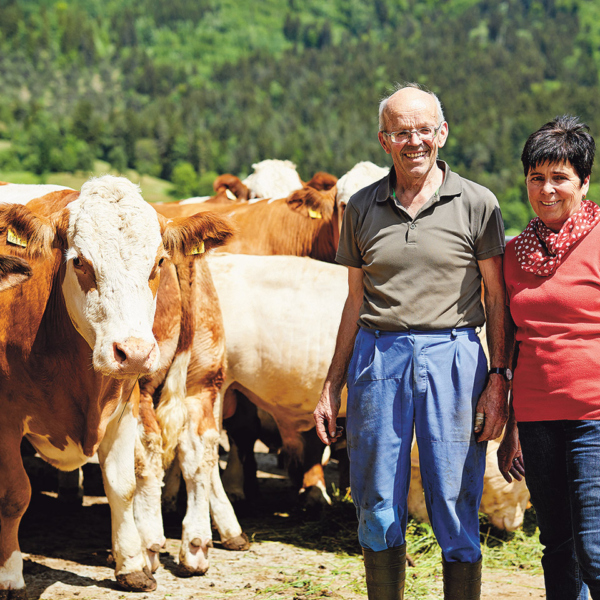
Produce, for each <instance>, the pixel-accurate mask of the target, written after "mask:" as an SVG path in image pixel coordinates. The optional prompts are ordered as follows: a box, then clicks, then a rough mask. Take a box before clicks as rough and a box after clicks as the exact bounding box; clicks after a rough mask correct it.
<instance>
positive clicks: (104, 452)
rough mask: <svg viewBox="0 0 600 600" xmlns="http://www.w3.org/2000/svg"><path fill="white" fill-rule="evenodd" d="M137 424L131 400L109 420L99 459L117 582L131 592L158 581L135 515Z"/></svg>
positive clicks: (146, 587)
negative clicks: (151, 570)
mask: <svg viewBox="0 0 600 600" xmlns="http://www.w3.org/2000/svg"><path fill="white" fill-rule="evenodd" d="M136 427H137V421H136V419H135V417H134V416H133V413H132V401H130V402H128V403H127V405H126V407H125V410H124V411H123V412H122V414H121V415H120V416H116V417H114V418H113V419H112V420H111V422H110V423H109V425H108V427H107V429H106V434H105V436H104V439H103V440H102V443H101V444H100V447H99V449H98V459H99V461H100V467H101V468H102V478H103V480H104V490H105V492H106V497H107V498H108V503H109V505H110V512H111V526H112V547H113V556H114V558H115V563H116V567H115V574H116V578H117V582H118V583H119V585H120V586H121V587H123V588H124V589H126V590H128V591H152V590H155V589H156V581H155V579H154V577H153V576H152V573H151V572H150V569H149V568H148V565H147V558H146V553H145V552H144V551H143V548H142V542H141V539H140V534H139V532H138V529H137V527H136V524H135V519H134V515H133V498H134V494H135V491H136V481H135V468H134V463H135V444H136Z"/></svg>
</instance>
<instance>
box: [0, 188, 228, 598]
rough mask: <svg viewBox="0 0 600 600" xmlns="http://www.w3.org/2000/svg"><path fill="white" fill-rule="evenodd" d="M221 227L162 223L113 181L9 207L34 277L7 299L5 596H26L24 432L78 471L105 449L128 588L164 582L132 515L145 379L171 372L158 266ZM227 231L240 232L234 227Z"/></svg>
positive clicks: (0, 480) (3, 340) (2, 459)
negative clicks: (161, 329) (160, 333)
mask: <svg viewBox="0 0 600 600" xmlns="http://www.w3.org/2000/svg"><path fill="white" fill-rule="evenodd" d="M222 223H223V221H222V220H221V219H218V218H217V219H213V218H212V217H211V216H209V215H203V216H201V217H200V218H198V217H196V218H192V219H187V220H182V221H177V222H166V221H164V220H162V221H161V220H160V218H159V217H158V215H157V214H156V212H155V211H154V209H152V207H151V206H150V205H148V204H147V203H145V202H144V200H143V199H142V197H141V195H140V193H139V188H138V187H137V186H134V185H133V184H132V183H131V182H129V181H128V180H126V179H123V178H115V177H110V176H106V177H102V178H99V179H93V180H91V181H89V182H88V183H86V184H84V186H83V187H82V190H81V193H79V192H73V191H71V190H64V191H59V192H54V193H52V194H50V195H48V196H45V197H44V198H41V199H37V200H34V201H32V202H30V203H29V204H28V205H27V206H20V205H4V206H2V207H1V208H0V251H1V252H2V253H3V254H14V255H16V256H19V257H21V258H24V257H28V259H29V261H30V265H31V271H32V276H31V278H30V279H29V281H25V282H24V283H22V285H20V286H18V287H14V288H12V289H10V290H8V291H4V292H2V294H0V331H1V332H2V334H1V337H0V403H1V409H0V410H1V413H2V419H1V420H0V525H1V529H0V594H3V597H8V598H9V599H11V600H12V599H17V598H18V599H20V598H23V597H25V592H24V588H25V583H24V580H23V575H22V558H21V552H20V549H19V543H18V527H19V523H20V520H21V518H22V516H23V513H24V512H25V510H26V508H27V505H28V503H29V498H30V491H31V488H30V485H29V481H28V478H27V475H26V474H25V471H24V468H23V464H22V460H21V456H20V451H19V448H20V442H21V438H22V437H23V436H26V437H27V438H28V440H29V441H30V442H31V443H32V444H33V445H34V447H35V448H36V449H37V451H38V453H39V454H40V455H41V456H43V457H44V458H45V459H46V460H47V461H48V462H50V463H51V464H53V465H54V466H57V467H58V468H61V469H66V470H69V469H74V468H77V467H79V466H80V465H82V464H83V463H85V462H86V461H87V460H88V458H89V457H91V456H93V455H94V454H95V453H96V452H97V453H98V457H99V460H100V464H101V466H102V469H103V479H104V485H105V491H106V495H107V498H108V500H109V504H110V507H111V515H112V539H113V553H114V557H115V563H116V569H115V571H116V577H117V581H118V582H119V584H120V585H121V586H122V587H124V588H125V589H129V590H152V589H155V587H156V582H155V580H154V578H153V577H152V575H151V573H150V570H149V568H148V556H147V553H146V551H145V550H146V549H145V548H144V546H143V544H142V540H141V539H140V534H139V532H138V528H137V527H136V523H135V520H134V514H133V498H134V494H135V491H136V479H135V468H134V467H135V465H134V462H135V461H134V451H135V444H136V438H137V435H136V432H137V419H136V415H137V414H138V410H139V388H138V386H137V385H136V380H137V378H138V377H140V376H141V375H148V376H150V375H151V374H152V373H154V372H156V371H157V370H159V369H160V368H161V358H160V351H159V347H158V344H157V341H156V339H155V337H154V334H153V331H152V327H153V321H154V314H155V309H156V304H157V299H156V295H157V291H158V288H159V285H160V271H161V266H162V264H163V263H164V261H165V260H168V259H169V258H170V257H174V258H176V257H178V256H179V257H181V256H185V255H187V254H189V253H190V252H192V250H193V248H194V247H197V246H198V245H200V244H204V245H205V247H210V244H211V241H212V237H211V236H213V234H214V232H215V231H216V230H218V225H219V224H222ZM229 233H230V230H229Z"/></svg>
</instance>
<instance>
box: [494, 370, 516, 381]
mask: <svg viewBox="0 0 600 600" xmlns="http://www.w3.org/2000/svg"><path fill="white" fill-rule="evenodd" d="M492 373H498V375H502V376H503V377H504V379H506V381H510V380H511V379H512V378H513V372H512V371H511V370H510V369H509V368H508V367H502V368H500V367H495V368H492V369H490V370H489V371H488V375H491V374H492Z"/></svg>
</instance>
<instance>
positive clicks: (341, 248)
mask: <svg viewBox="0 0 600 600" xmlns="http://www.w3.org/2000/svg"><path fill="white" fill-rule="evenodd" d="M357 224H358V211H357V210H356V208H355V207H354V204H353V203H352V198H350V201H349V202H348V204H347V206H346V210H345V211H344V218H343V219H342V231H341V233H340V243H339V245H338V250H337V254H336V257H335V260H336V262H338V263H339V264H341V265H344V266H346V267H356V268H361V267H362V265H363V259H362V254H361V252H360V249H359V247H358V245H357V243H356V228H357Z"/></svg>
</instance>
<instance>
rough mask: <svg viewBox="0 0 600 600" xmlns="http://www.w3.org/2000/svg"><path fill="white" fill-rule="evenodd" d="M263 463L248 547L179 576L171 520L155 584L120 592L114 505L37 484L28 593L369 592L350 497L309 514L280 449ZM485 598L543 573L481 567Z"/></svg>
mask: <svg viewBox="0 0 600 600" xmlns="http://www.w3.org/2000/svg"><path fill="white" fill-rule="evenodd" d="M260 464H261V469H262V471H261V472H260V476H261V490H262V500H261V502H260V503H258V505H255V506H253V507H251V508H249V509H246V510H244V511H241V512H240V521H241V523H242V527H243V528H244V531H245V532H246V533H247V534H248V536H249V537H250V539H251V540H252V541H253V544H252V547H251V549H250V550H249V551H247V552H229V551H227V550H224V549H222V548H221V547H220V546H219V543H218V542H215V548H214V549H212V550H211V567H210V570H209V571H208V573H207V574H206V575H205V576H203V577H193V578H187V579H186V578H180V577H177V576H175V574H174V573H175V569H176V560H177V554H178V547H179V542H178V538H179V535H180V533H181V521H180V518H173V519H170V520H167V521H166V523H165V529H166V535H167V538H168V542H167V548H166V551H165V552H164V553H163V554H161V562H162V567H160V568H159V570H158V571H157V572H156V574H155V577H156V580H157V582H158V589H157V590H156V591H154V592H150V593H129V592H123V591H122V590H119V589H118V588H117V586H116V583H115V579H114V572H113V570H112V569H111V568H109V567H108V566H107V558H108V553H109V552H108V549H109V548H110V513H109V507H108V504H106V500H105V499H104V498H103V497H101V496H97V497H96V496H86V498H85V502H84V506H83V507H82V508H80V509H69V510H64V509H61V507H60V505H59V503H58V500H57V499H56V498H55V497H53V496H51V495H46V494H44V495H42V494H36V495H35V496H34V499H33V501H32V504H31V506H30V508H29V510H28V512H27V514H26V516H25V518H24V519H23V523H22V527H21V535H20V540H21V547H22V550H23V552H24V558H25V562H24V572H25V581H26V584H27V586H28V592H29V598H30V600H59V599H60V600H96V599H98V600H192V599H196V598H199V599H207V600H208V599H215V600H221V599H233V600H246V599H254V598H258V599H264V600H268V599H271V598H273V599H284V598H289V599H293V600H314V599H317V598H335V599H342V598H343V599H347V600H356V599H359V598H360V599H365V598H366V590H365V586H364V575H363V569H362V559H361V557H360V554H359V548H358V546H357V545H356V546H354V545H353V544H352V545H351V546H349V547H348V548H345V552H343V553H341V554H340V553H339V552H338V553H336V552H333V549H334V548H335V547H336V535H337V536H340V535H341V534H340V530H342V529H343V530H344V531H343V533H344V534H345V535H344V537H345V538H348V539H352V537H351V536H348V535H347V534H348V532H349V531H351V530H353V529H354V528H355V521H354V518H355V517H354V514H353V513H354V511H353V508H352V506H351V505H347V510H346V509H345V508H344V509H343V510H344V513H343V514H342V515H340V514H339V510H340V509H339V505H338V507H337V509H336V510H337V513H336V515H335V516H332V518H331V519H329V517H328V514H327V513H325V515H323V514H321V515H320V516H315V515H311V514H307V513H306V512H305V511H303V510H302V509H301V508H300V507H299V506H298V502H297V499H296V495H295V492H294V491H293V490H292V489H291V487H290V485H289V482H288V480H287V478H286V477H285V474H284V472H283V471H281V470H280V469H278V468H277V465H276V459H275V457H274V456H272V455H270V456H267V455H265V456H263V457H262V460H261V463H260ZM330 474H331V473H330ZM215 533H216V532H215ZM216 537H217V538H218V534H216ZM409 551H410V549H409ZM407 577H409V578H410V577H413V581H414V580H415V579H416V577H417V575H416V571H415V570H413V569H411V568H409V569H408V571H407ZM439 579H440V581H439V590H438V592H439V595H438V594H437V593H436V594H435V595H433V596H432V595H431V594H428V595H420V594H419V593H418V592H413V593H412V594H408V595H407V600H408V599H411V600H412V599H413V598H436V597H437V598H441V597H442V592H441V578H439ZM482 598H483V600H501V599H504V598H515V599H516V598H518V599H537V598H545V593H544V585H543V579H542V577H540V576H532V575H528V574H527V573H524V572H520V571H515V572H506V571H498V570H489V569H485V567H484V582H483V594H482Z"/></svg>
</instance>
